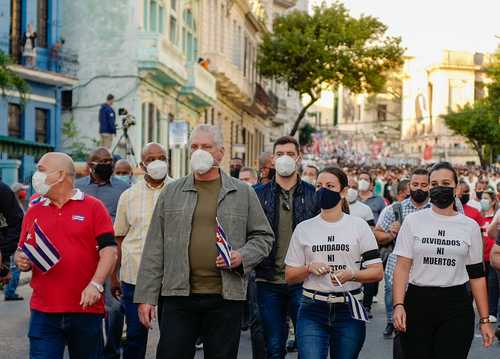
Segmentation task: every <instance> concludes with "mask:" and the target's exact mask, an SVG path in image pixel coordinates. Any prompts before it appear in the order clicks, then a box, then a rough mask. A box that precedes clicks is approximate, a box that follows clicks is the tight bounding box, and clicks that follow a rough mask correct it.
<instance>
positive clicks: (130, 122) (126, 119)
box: [118, 108, 136, 130]
mask: <svg viewBox="0 0 500 359" xmlns="http://www.w3.org/2000/svg"><path fill="white" fill-rule="evenodd" d="M118 116H120V117H121V118H122V127H123V129H125V130H127V129H129V128H130V127H132V126H134V125H135V124H136V122H135V117H134V116H133V115H131V114H129V113H128V111H127V109H125V108H119V109H118Z"/></svg>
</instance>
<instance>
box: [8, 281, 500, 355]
mask: <svg viewBox="0 0 500 359" xmlns="http://www.w3.org/2000/svg"><path fill="white" fill-rule="evenodd" d="M382 288H383V287H381V289H382ZM379 292H382V291H379ZM18 293H19V294H20V295H22V296H24V297H25V298H29V296H30V293H31V289H30V288H29V286H27V285H25V286H22V287H20V288H19V289H18ZM381 294H382V293H380V294H379V296H380V299H379V303H378V304H374V308H373V314H374V319H373V320H371V322H370V323H369V324H368V327H367V337H366V341H365V344H364V346H363V351H362V353H361V355H360V359H390V358H392V341H391V340H385V339H383V337H382V331H383V329H384V327H385V319H384V318H385V315H384V306H383V300H382V295H381ZM28 308H29V307H28V300H25V301H22V302H4V301H3V294H2V295H1V296H0V359H26V358H28V339H27V337H26V335H27V328H28V320H29V309H28ZM157 343H158V330H157V328H156V326H155V329H154V330H152V331H151V333H150V338H149V343H148V355H147V358H148V359H153V358H155V348H156V344H157ZM66 357H67V355H66ZM196 358H197V359H202V358H203V353H202V351H198V352H197V354H196ZM238 358H241V359H251V358H252V351H251V345H250V335H249V332H243V333H242V338H241V343H240V351H239V355H238ZM288 358H294V359H295V358H297V356H296V354H289V355H287V359H288ZM469 358H470V359H498V358H500V343H499V342H498V341H495V344H494V345H493V348H490V349H484V348H482V346H481V338H480V337H479V336H478V333H477V330H476V336H475V338H474V342H473V345H472V349H471V352H470V354H469ZM445 359H448V358H445Z"/></svg>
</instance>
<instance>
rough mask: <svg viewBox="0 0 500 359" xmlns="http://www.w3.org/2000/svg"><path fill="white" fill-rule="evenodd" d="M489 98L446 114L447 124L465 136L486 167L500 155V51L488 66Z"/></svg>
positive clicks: (454, 131)
mask: <svg viewBox="0 0 500 359" xmlns="http://www.w3.org/2000/svg"><path fill="white" fill-rule="evenodd" d="M486 72H487V74H488V76H489V77H490V79H491V82H490V83H489V84H488V86H487V87H488V97H486V98H484V99H482V100H479V101H476V102H475V103H474V104H473V105H470V104H467V105H465V106H464V107H461V108H459V109H458V110H457V111H450V112H449V113H448V114H446V115H443V116H442V117H443V118H444V121H445V124H446V126H447V127H448V128H449V129H451V130H452V131H453V133H455V134H456V135H460V136H463V137H465V139H466V140H467V142H468V143H469V144H470V145H471V146H472V148H473V149H474V150H475V151H476V153H477V155H478V157H479V161H480V163H481V166H482V167H483V168H485V167H486V166H488V165H489V164H491V162H492V161H495V158H496V156H497V155H498V154H500V53H497V54H496V55H495V56H494V60H493V63H492V64H491V66H489V67H488V68H487V69H486Z"/></svg>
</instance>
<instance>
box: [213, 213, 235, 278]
mask: <svg viewBox="0 0 500 359" xmlns="http://www.w3.org/2000/svg"><path fill="white" fill-rule="evenodd" d="M215 220H216V221H217V229H216V233H215V242H216V245H217V252H219V255H220V256H221V257H222V259H224V262H225V263H226V267H228V268H231V245H230V244H229V242H228V241H227V237H226V233H225V232H224V229H223V228H222V226H221V224H220V222H219V219H218V218H215Z"/></svg>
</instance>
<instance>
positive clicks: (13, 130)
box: [8, 103, 23, 138]
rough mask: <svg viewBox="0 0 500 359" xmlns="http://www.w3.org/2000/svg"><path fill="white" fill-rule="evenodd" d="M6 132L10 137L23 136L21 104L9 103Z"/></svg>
mask: <svg viewBox="0 0 500 359" xmlns="http://www.w3.org/2000/svg"><path fill="white" fill-rule="evenodd" d="M8 131H9V132H8V133H9V136H11V137H17V138H22V137H23V119H22V117H21V106H19V105H18V104H15V103H9V124H8Z"/></svg>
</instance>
